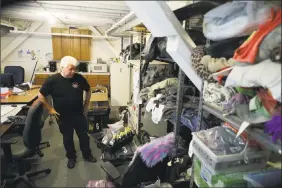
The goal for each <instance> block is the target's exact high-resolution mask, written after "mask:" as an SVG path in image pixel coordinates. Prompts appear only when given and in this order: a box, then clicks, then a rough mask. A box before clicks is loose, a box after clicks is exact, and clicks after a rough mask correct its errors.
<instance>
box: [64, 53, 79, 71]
mask: <svg viewBox="0 0 282 188" xmlns="http://www.w3.org/2000/svg"><path fill="white" fill-rule="evenodd" d="M68 65H74V66H77V65H78V62H77V60H76V59H75V58H74V57H72V56H65V57H63V58H62V59H61V63H60V68H61V69H62V68H65V67H67V66H68Z"/></svg>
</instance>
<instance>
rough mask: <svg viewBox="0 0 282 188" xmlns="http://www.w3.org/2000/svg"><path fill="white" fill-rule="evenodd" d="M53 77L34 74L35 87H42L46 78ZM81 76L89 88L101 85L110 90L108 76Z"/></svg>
mask: <svg viewBox="0 0 282 188" xmlns="http://www.w3.org/2000/svg"><path fill="white" fill-rule="evenodd" d="M54 74H55V73H54ZM51 75H53V74H52V73H51V74H47V73H46V74H44V73H41V74H38V73H37V74H35V78H34V81H35V83H34V84H35V85H42V84H43V83H44V81H45V80H46V78H48V77H49V76H51ZM83 76H84V77H85V78H86V80H87V82H88V83H89V85H90V87H95V86H97V85H103V86H106V87H107V88H108V89H110V75H93V74H87V73H86V74H83Z"/></svg>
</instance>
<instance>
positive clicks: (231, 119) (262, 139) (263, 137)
mask: <svg viewBox="0 0 282 188" xmlns="http://www.w3.org/2000/svg"><path fill="white" fill-rule="evenodd" d="M203 109H204V110H206V111H207V112H209V113H211V114H213V115H214V116H216V117H218V118H219V119H221V120H222V121H225V122H227V123H229V124H231V125H232V126H233V127H234V128H236V129H237V130H238V129H239V128H240V126H241V124H242V122H243V121H242V120H241V119H240V118H238V117H237V116H234V115H230V116H223V115H222V112H221V111H220V110H217V109H214V108H213V107H211V106H209V105H208V104H204V105H203ZM245 132H247V133H248V135H249V136H250V137H252V138H253V139H255V140H256V141H257V142H259V143H260V144H262V145H264V146H265V147H267V148H268V149H270V150H271V151H274V152H276V153H278V154H280V155H282V150H281V142H280V141H279V142H278V143H276V144H275V143H273V142H272V140H271V137H270V136H268V135H267V134H265V133H264V132H263V130H260V129H258V128H252V127H249V128H247V129H246V130H245Z"/></svg>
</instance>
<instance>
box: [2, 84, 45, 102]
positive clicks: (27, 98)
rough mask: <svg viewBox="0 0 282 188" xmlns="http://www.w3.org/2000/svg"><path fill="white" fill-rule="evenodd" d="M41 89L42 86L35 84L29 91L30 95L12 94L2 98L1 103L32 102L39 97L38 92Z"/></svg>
mask: <svg viewBox="0 0 282 188" xmlns="http://www.w3.org/2000/svg"><path fill="white" fill-rule="evenodd" d="M39 90H40V86H33V87H32V88H31V90H30V91H28V93H29V95H28V94H26V95H11V96H10V97H9V98H7V99H1V105H3V104H29V103H32V102H33V100H34V99H35V98H36V97H37V95H38V92H39Z"/></svg>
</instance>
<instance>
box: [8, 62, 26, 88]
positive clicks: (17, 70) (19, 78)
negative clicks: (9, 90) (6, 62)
mask: <svg viewBox="0 0 282 188" xmlns="http://www.w3.org/2000/svg"><path fill="white" fill-rule="evenodd" d="M4 73H11V74H13V75H14V80H15V84H22V83H23V82H24V68H23V67H21V66H6V67H5V68H4Z"/></svg>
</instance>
